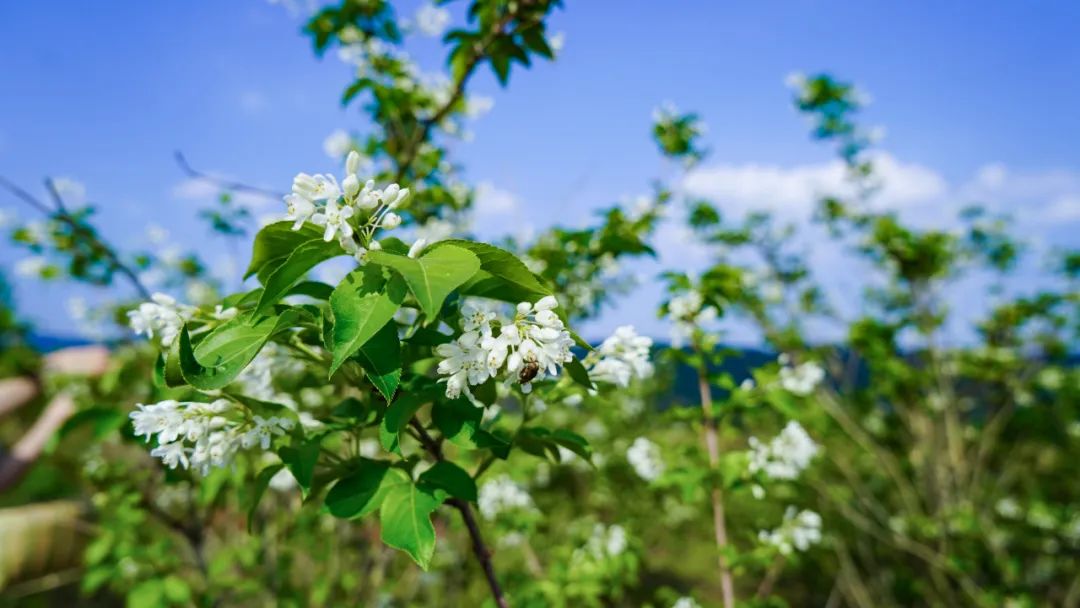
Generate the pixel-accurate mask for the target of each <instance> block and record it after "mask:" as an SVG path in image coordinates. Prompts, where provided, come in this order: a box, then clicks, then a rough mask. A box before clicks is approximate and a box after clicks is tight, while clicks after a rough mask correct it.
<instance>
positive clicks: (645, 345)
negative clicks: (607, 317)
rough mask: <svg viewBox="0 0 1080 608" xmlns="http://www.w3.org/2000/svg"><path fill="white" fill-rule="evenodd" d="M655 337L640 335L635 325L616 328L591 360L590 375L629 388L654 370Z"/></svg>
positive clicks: (601, 380)
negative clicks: (632, 382)
mask: <svg viewBox="0 0 1080 608" xmlns="http://www.w3.org/2000/svg"><path fill="white" fill-rule="evenodd" d="M652 343H653V342H652V338H648V337H646V336H639V335H638V334H637V332H636V331H635V330H634V327H633V326H632V325H623V326H622V327H619V328H618V329H616V330H615V333H614V334H612V335H611V336H609V337H608V338H607V339H605V340H604V342H603V343H602V344H601V345H600V348H598V349H597V350H596V355H595V357H596V358H594V359H593V360H592V361H590V363H591V364H592V365H591V367H590V369H589V377H591V378H592V379H593V380H597V381H600V382H608V383H611V384H614V385H616V386H619V387H621V388H626V387H627V386H629V385H630V380H631V379H633V378H648V377H649V376H651V375H652V373H653V366H652V363H650V362H649V349H650V348H651V347H652Z"/></svg>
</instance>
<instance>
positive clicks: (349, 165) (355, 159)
mask: <svg viewBox="0 0 1080 608" xmlns="http://www.w3.org/2000/svg"><path fill="white" fill-rule="evenodd" d="M359 168H360V154H358V153H357V152H356V150H349V155H348V156H346V157H345V173H346V174H347V175H349V176H350V177H352V176H354V175H356V171H357V170H358V169H359Z"/></svg>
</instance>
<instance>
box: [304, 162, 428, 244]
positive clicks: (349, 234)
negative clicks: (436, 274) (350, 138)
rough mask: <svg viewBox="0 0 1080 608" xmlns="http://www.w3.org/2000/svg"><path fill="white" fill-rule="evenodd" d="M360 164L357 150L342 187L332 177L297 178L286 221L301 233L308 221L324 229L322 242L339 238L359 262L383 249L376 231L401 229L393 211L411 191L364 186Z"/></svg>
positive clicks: (305, 174)
mask: <svg viewBox="0 0 1080 608" xmlns="http://www.w3.org/2000/svg"><path fill="white" fill-rule="evenodd" d="M361 162H362V158H361V157H360V155H359V154H358V153H357V152H356V151H355V150H353V151H350V152H349V154H348V156H347V157H346V158H345V178H344V179H343V180H342V182H341V183H340V184H338V181H337V179H335V178H334V176H333V175H329V174H316V175H308V174H307V173H300V174H297V176H296V177H295V178H293V185H292V192H291V193H290V194H288V195H286V196H285V204H286V206H287V212H288V214H287V215H286V216H285V219H287V220H291V221H293V222H294V223H293V230H299V229H300V227H301V226H303V225H304V222H307V221H309V220H310V221H311V223H313V224H315V225H317V226H324V227H325V229H324V231H323V239H324V240H326V241H327V242H329V241H332V240H333V239H334V238H335V236H336V237H337V239H338V242H339V243H340V244H341V247H342V248H343V249H345V251H347V252H349V253H350V254H352V255H353V257H355V258H356V260H357V261H359V262H363V261H364V257H365V256H366V254H367V252H368V250H369V249H379V248H380V246H379V242H378V241H376V240H374V238H373V237H374V235H375V231H376V230H377V229H379V228H384V229H387V230H392V229H394V228H397V227H398V226H400V225H401V216H400V215H398V214H397V213H395V212H394V210H395V209H399V208H400V207H401V206H402V205H403V204H404V203H405V201H406V199H408V198H409V189H408V188H402V187H401V186H399V185H397V184H390V185H389V186H387V187H386V188H383V189H381V190H380V189H379V188H376V187H375V182H374V181H373V180H368V181H367V183H365V184H364V185H363V186H361V185H360V178H359V177H358V176H357V171H358V170H359V168H360V164H361ZM361 215H363V216H364V221H363V223H362V224H361V223H360V220H359V218H360V217H361ZM354 217H355V218H357V219H353V218H354ZM354 235H355V236H354ZM357 241H359V242H357ZM421 247H422V245H421Z"/></svg>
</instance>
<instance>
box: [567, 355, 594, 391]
mask: <svg viewBox="0 0 1080 608" xmlns="http://www.w3.org/2000/svg"><path fill="white" fill-rule="evenodd" d="M565 367H566V373H568V374H570V378H571V379H572V380H573V381H574V382H577V383H578V384H580V385H581V386H584V387H585V388H588V389H595V388H596V385H594V384H593V381H592V379H591V378H589V372H588V371H586V370H585V366H584V365H582V364H581V361H578V358H577V357H576V356H575V357H574V358H573V359H570V360H569V361H567V363H566V366H565Z"/></svg>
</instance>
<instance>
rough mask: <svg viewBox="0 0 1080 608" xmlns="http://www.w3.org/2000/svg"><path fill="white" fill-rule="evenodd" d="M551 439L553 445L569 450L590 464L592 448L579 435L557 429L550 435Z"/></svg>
mask: <svg viewBox="0 0 1080 608" xmlns="http://www.w3.org/2000/svg"><path fill="white" fill-rule="evenodd" d="M551 438H552V439H553V440H554V441H555V443H557V444H559V445H561V446H562V447H564V448H566V449H568V450H570V451H571V452H573V453H575V454H577V455H578V456H581V457H582V458H583V459H585V460H586V461H588V462H590V463H591V462H592V446H590V445H589V441H588V440H587V439H585V438H584V437H582V436H581V435H578V434H577V433H574V432H572V431H568V430H566V429H557V430H556V431H555V432H554V433H552V434H551Z"/></svg>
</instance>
